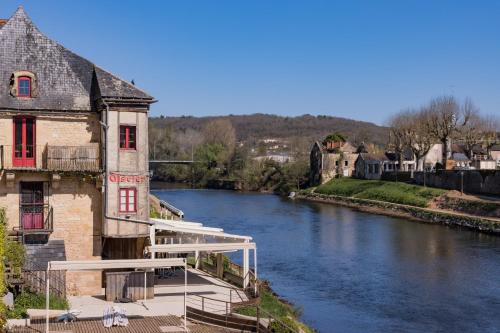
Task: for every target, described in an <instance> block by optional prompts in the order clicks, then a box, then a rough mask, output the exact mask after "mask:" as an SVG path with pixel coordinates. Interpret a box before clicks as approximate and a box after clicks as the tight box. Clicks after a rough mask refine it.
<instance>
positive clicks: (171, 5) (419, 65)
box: [0, 0, 500, 124]
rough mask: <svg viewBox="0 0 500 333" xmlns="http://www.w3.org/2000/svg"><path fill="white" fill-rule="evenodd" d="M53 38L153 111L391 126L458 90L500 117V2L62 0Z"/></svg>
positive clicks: (2, 7) (42, 10)
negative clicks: (135, 90)
mask: <svg viewBox="0 0 500 333" xmlns="http://www.w3.org/2000/svg"><path fill="white" fill-rule="evenodd" d="M18 5H24V7H25V9H26V11H27V12H28V14H29V15H30V16H31V18H32V19H33V20H34V22H35V24H37V26H38V27H39V28H40V29H41V30H42V32H44V33H45V34H46V35H48V36H49V37H50V38H52V39H55V40H57V41H58V42H59V43H61V44H62V45H64V46H66V47H67V48H69V49H71V50H73V51H75V52H76V53H78V54H80V55H82V56H84V57H86V58H88V59H89V60H91V61H93V62H95V63H96V64H98V65H100V66H101V67H103V68H106V69H108V70H110V71H111V72H113V73H115V74H117V75H118V76H120V77H122V78H123V79H127V80H131V79H134V80H135V82H136V84H137V85H138V86H139V87H140V88H143V89H144V90H146V91H148V92H149V93H150V94H152V95H153V96H155V97H156V98H157V99H158V100H159V102H158V103H156V104H155V105H154V106H153V107H152V112H151V114H152V115H155V116H156V115H160V114H164V115H173V116H178V115H193V116H204V115H224V114H248V113H256V112H260V113H273V114H280V115H288V116H294V115H301V114H306V113H309V114H315V115H317V114H326V115H333V116H340V117H347V118H354V119H360V120H367V121H372V122H375V123H379V124H381V123H383V122H384V121H385V120H386V119H387V118H388V116H389V115H390V114H391V113H393V112H397V111H398V110H400V109H402V108H406V107H409V106H420V105H422V104H424V103H425V102H427V101H428V100H429V99H430V98H431V97H434V96H437V95H441V94H450V93H454V94H455V95H456V96H457V97H459V98H464V97H471V98H472V99H473V100H474V101H475V102H476V104H477V105H478V106H479V107H480V108H481V109H482V111H483V112H484V113H489V114H494V113H496V114H500V19H499V17H500V1H423V0H414V1H410V0H408V1H347V0H345V1H342V2H340V1H338V2H337V1H305V0H304V1H278V0H272V1H267V0H266V1H264V0H261V1H189V0H186V1H124V0H121V1H110V0H100V1H62V0H60V1H54V0H44V1H39V0H33V1H18V0H2V1H1V2H0V17H5V18H7V17H10V16H11V15H12V14H13V12H14V11H15V9H16V8H17V6H18Z"/></svg>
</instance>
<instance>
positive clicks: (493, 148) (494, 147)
mask: <svg viewBox="0 0 500 333" xmlns="http://www.w3.org/2000/svg"><path fill="white" fill-rule="evenodd" d="M490 150H491V151H500V144H499V145H493V146H492V147H491V149H490Z"/></svg>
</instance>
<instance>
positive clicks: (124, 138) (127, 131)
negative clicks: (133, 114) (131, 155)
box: [120, 125, 137, 149]
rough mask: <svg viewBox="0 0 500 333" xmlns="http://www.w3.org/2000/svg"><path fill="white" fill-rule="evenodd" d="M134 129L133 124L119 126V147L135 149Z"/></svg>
mask: <svg viewBox="0 0 500 333" xmlns="http://www.w3.org/2000/svg"><path fill="white" fill-rule="evenodd" d="M136 143H137V142H136V129H135V126H126V125H121V126H120V148H121V149H135V148H136Z"/></svg>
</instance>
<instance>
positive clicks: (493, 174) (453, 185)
mask: <svg viewBox="0 0 500 333" xmlns="http://www.w3.org/2000/svg"><path fill="white" fill-rule="evenodd" d="M462 173H463V176H462ZM424 177H425V179H424ZM414 178H415V182H416V183H417V184H419V185H424V183H425V185H427V186H432V187H438V188H444V189H448V190H457V191H460V190H461V188H462V178H463V190H464V192H467V193H476V194H486V195H500V170H464V171H459V170H439V171H436V172H432V173H430V172H426V173H424V172H415V173H414Z"/></svg>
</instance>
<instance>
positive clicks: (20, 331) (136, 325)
mask: <svg viewBox="0 0 500 333" xmlns="http://www.w3.org/2000/svg"><path fill="white" fill-rule="evenodd" d="M33 321H34V322H35V323H33V322H32V324H31V327H17V328H13V329H11V330H9V331H8V332H9V333H42V332H45V322H44V321H43V319H40V320H33ZM188 331H189V332H192V333H226V332H227V333H229V332H231V331H230V330H227V329H224V328H219V327H214V326H206V325H199V324H193V323H188ZM50 332H60V333H63V332H64V333H180V332H184V329H183V327H182V319H181V318H179V317H175V316H161V317H147V318H131V319H129V325H128V326H127V327H111V328H105V327H104V326H103V324H102V321H101V320H79V321H77V322H74V323H68V324H66V325H65V324H63V323H51V324H50Z"/></svg>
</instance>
